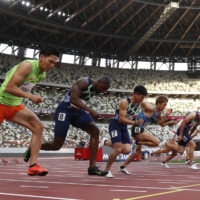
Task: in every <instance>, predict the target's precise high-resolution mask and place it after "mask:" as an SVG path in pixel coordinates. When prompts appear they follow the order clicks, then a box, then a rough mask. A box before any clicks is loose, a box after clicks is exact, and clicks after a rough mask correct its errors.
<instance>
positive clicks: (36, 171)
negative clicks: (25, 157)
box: [28, 165, 48, 176]
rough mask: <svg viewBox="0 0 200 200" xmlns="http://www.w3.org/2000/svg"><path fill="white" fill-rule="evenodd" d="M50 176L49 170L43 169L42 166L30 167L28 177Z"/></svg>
mask: <svg viewBox="0 0 200 200" xmlns="http://www.w3.org/2000/svg"><path fill="white" fill-rule="evenodd" d="M47 174H48V170H47V169H44V168H41V166H40V165H34V166H33V167H29V169H28V175H29V176H46V175H47Z"/></svg>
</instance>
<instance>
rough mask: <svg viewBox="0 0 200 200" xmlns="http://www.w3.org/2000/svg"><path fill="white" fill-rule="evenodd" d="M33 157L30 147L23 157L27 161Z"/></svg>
mask: <svg viewBox="0 0 200 200" xmlns="http://www.w3.org/2000/svg"><path fill="white" fill-rule="evenodd" d="M30 157H31V149H30V147H29V148H28V149H27V150H26V151H25V153H24V155H23V158H24V161H25V162H28V161H29V159H30Z"/></svg>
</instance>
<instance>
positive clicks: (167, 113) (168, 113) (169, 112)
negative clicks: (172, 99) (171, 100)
mask: <svg viewBox="0 0 200 200" xmlns="http://www.w3.org/2000/svg"><path fill="white" fill-rule="evenodd" d="M172 111H173V110H172V109H171V108H170V109H167V111H166V115H167V116H168V115H171V114H172Z"/></svg>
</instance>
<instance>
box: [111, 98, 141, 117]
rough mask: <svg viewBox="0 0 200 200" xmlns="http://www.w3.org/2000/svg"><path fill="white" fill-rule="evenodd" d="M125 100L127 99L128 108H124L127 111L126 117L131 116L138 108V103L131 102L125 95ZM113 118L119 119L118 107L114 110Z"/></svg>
mask: <svg viewBox="0 0 200 200" xmlns="http://www.w3.org/2000/svg"><path fill="white" fill-rule="evenodd" d="M127 101H128V108H127V110H126V113H127V114H126V117H127V118H132V117H133V116H134V115H135V114H136V113H137V111H138V109H139V104H135V105H133V104H132V103H131V99H130V98H129V97H127ZM114 119H117V120H119V110H118V109H116V111H115V116H114Z"/></svg>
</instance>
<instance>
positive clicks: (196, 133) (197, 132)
mask: <svg viewBox="0 0 200 200" xmlns="http://www.w3.org/2000/svg"><path fill="white" fill-rule="evenodd" d="M199 133H200V131H199V130H198V129H196V131H195V133H193V134H192V135H191V138H194V137H195V136H197V135H198V134H199Z"/></svg>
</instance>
